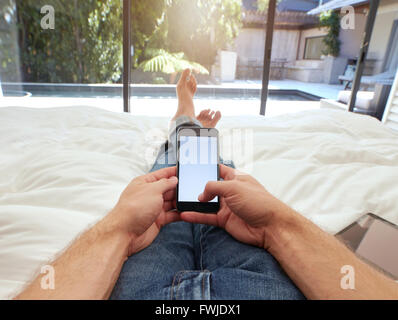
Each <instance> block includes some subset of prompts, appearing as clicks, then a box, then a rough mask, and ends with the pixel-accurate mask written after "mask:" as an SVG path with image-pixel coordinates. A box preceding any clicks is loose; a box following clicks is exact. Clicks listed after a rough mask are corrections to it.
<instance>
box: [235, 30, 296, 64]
mask: <svg viewBox="0 0 398 320" xmlns="http://www.w3.org/2000/svg"><path fill="white" fill-rule="evenodd" d="M299 37H300V31H299V30H283V29H276V30H275V31H274V37H273V41H272V56H271V60H273V61H274V60H286V61H288V62H292V61H295V60H296V55H297V46H298V41H299ZM264 47H265V30H264V29H260V28H244V29H242V30H241V32H240V33H239V36H238V37H237V38H236V40H235V48H234V50H235V51H236V52H237V54H238V59H239V62H240V63H241V64H243V65H247V64H248V62H249V61H256V62H257V64H259V65H262V64H263V61H264Z"/></svg>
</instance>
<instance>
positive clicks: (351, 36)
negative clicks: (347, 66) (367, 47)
mask: <svg viewBox="0 0 398 320" xmlns="http://www.w3.org/2000/svg"><path fill="white" fill-rule="evenodd" d="M361 11H362V12H361V13H356V14H355V26H354V30H349V29H348V30H345V29H341V28H340V36H339V39H340V41H341V46H340V56H341V57H343V58H348V59H356V58H357V57H358V53H359V50H360V48H361V44H362V39H363V33H364V31H365V25H366V19H367V17H366V14H365V13H363V10H361Z"/></svg>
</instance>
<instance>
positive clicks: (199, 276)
mask: <svg viewBox="0 0 398 320" xmlns="http://www.w3.org/2000/svg"><path fill="white" fill-rule="evenodd" d="M188 125H189V126H194V125H196V126H200V123H198V122H193V121H191V119H189V118H186V117H181V118H179V119H177V121H176V123H175V125H174V128H172V129H171V132H170V138H169V142H168V147H167V148H166V147H164V148H162V150H161V152H160V153H159V156H158V158H157V161H156V162H155V164H154V166H153V168H152V170H151V171H155V170H158V169H161V168H164V167H167V166H174V165H175V155H176V129H177V128H179V127H180V126H188ZM173 161H174V162H173ZM231 166H233V165H231ZM111 299H132V300H153V299H159V300H166V299H167V300H169V299H170V300H180V299H189V300H200V299H203V300H218V299H227V300H242V299H251V300H264V299H266V300H268V299H273V300H281V299H289V300H291V299H304V296H303V295H302V293H301V292H300V291H299V290H298V289H297V287H296V286H295V285H294V284H293V283H292V281H291V280H290V279H289V278H288V277H287V275H286V274H285V273H284V271H283V270H282V269H281V267H280V265H279V264H278V262H277V261H276V260H275V259H274V258H273V257H272V255H271V254H269V253H268V252H267V251H265V250H263V249H261V248H257V247H254V246H250V245H247V244H244V243H241V242H239V241H237V240H235V239H234V238H232V237H231V236H230V235H229V234H228V233H227V232H225V231H224V230H223V229H220V228H217V227H212V226H206V225H195V224H190V223H186V222H175V223H172V224H169V225H167V226H165V227H163V228H162V230H161V231H160V233H159V235H158V237H157V238H156V239H155V240H154V242H153V243H152V244H151V245H150V246H149V247H147V248H146V249H144V250H142V251H141V252H139V253H137V254H135V255H133V256H131V257H130V258H129V259H128V260H127V261H126V262H125V264H124V266H123V269H122V271H121V273H120V276H119V279H118V281H117V283H116V285H115V288H114V290H113V292H112V295H111Z"/></svg>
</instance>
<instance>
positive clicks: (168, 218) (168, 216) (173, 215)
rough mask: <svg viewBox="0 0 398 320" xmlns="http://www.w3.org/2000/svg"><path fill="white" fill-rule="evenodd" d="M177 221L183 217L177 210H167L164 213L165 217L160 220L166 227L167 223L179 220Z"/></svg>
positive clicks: (161, 225) (162, 225) (161, 224)
mask: <svg viewBox="0 0 398 320" xmlns="http://www.w3.org/2000/svg"><path fill="white" fill-rule="evenodd" d="M177 221H181V217H180V214H179V213H178V212H177V211H175V210H172V211H167V212H165V214H164V217H163V219H162V221H161V222H160V227H164V226H165V225H167V224H169V223H172V222H177Z"/></svg>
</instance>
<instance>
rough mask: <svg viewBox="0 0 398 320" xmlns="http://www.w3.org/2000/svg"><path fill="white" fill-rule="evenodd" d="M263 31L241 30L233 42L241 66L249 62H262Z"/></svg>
mask: <svg viewBox="0 0 398 320" xmlns="http://www.w3.org/2000/svg"><path fill="white" fill-rule="evenodd" d="M264 47H265V31H264V30H263V29H254V28H250V29H249V28H245V29H242V30H241V32H240V33H239V35H238V37H237V38H236V40H235V50H236V53H237V54H238V59H239V61H240V62H241V63H242V64H245V65H246V64H247V63H248V61H249V60H256V61H258V62H259V63H261V62H262V61H263V60H264Z"/></svg>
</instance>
